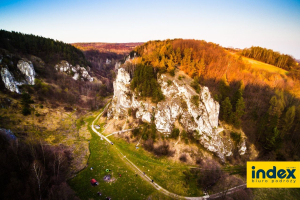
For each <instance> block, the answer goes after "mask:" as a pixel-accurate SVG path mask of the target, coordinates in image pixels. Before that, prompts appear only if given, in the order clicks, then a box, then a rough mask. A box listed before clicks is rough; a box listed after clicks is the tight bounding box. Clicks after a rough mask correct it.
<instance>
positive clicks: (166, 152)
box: [153, 141, 175, 156]
mask: <svg viewBox="0 0 300 200" xmlns="http://www.w3.org/2000/svg"><path fill="white" fill-rule="evenodd" d="M153 151H154V153H155V155H157V156H173V155H174V153H175V151H172V150H170V146H169V144H167V142H166V141H164V142H163V144H162V145H159V146H158V147H156V148H154V149H153Z"/></svg>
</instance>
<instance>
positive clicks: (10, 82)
mask: <svg viewBox="0 0 300 200" xmlns="http://www.w3.org/2000/svg"><path fill="white" fill-rule="evenodd" d="M1 78H2V81H3V83H4V85H5V87H6V88H7V89H8V90H10V91H11V92H16V93H19V94H20V90H19V88H18V86H17V82H16V81H15V79H14V77H13V75H12V74H11V73H10V72H9V71H8V69H6V68H2V69H1Z"/></svg>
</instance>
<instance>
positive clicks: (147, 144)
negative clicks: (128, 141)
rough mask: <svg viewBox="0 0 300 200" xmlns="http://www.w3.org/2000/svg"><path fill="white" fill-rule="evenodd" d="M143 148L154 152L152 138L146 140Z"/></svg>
mask: <svg viewBox="0 0 300 200" xmlns="http://www.w3.org/2000/svg"><path fill="white" fill-rule="evenodd" d="M143 146H144V148H145V149H146V150H147V151H153V148H154V147H153V140H152V139H151V138H150V139H148V140H146V141H145V142H144V144H143Z"/></svg>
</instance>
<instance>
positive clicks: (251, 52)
mask: <svg viewBox="0 0 300 200" xmlns="http://www.w3.org/2000/svg"><path fill="white" fill-rule="evenodd" d="M241 55H243V56H245V57H248V58H253V59H255V60H259V61H262V62H264V63H268V64H271V65H274V66H276V67H279V68H282V69H285V70H288V71H289V70H291V69H293V68H295V67H296V66H297V65H296V63H297V62H296V60H295V59H294V58H293V57H292V56H290V55H286V54H281V53H279V52H275V51H273V50H272V49H266V48H262V47H251V48H247V49H243V51H242V52H241Z"/></svg>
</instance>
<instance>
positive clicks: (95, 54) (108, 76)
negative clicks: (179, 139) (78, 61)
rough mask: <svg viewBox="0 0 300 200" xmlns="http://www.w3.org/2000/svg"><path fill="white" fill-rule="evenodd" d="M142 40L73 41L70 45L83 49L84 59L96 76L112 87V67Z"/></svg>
mask: <svg viewBox="0 0 300 200" xmlns="http://www.w3.org/2000/svg"><path fill="white" fill-rule="evenodd" d="M142 44H143V43H142V42H138V43H103V42H95V43H73V44H72V45H73V46H74V47H76V48H78V49H80V50H81V51H83V53H84V55H85V57H86V59H87V60H88V62H89V63H90V66H91V68H92V70H93V71H94V72H96V73H95V74H96V77H97V78H98V79H100V80H102V82H105V83H106V85H110V86H111V87H109V88H110V89H112V85H111V81H110V80H112V79H113V74H114V72H113V69H114V66H115V64H116V62H118V61H119V60H124V57H125V56H127V55H128V54H129V53H130V52H131V51H132V50H133V49H134V48H136V47H137V46H139V45H142Z"/></svg>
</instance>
